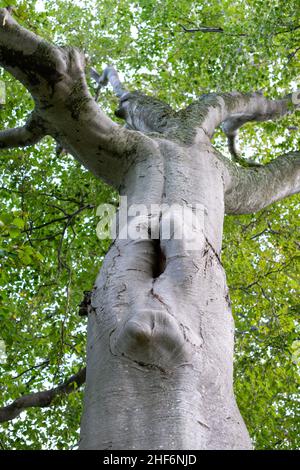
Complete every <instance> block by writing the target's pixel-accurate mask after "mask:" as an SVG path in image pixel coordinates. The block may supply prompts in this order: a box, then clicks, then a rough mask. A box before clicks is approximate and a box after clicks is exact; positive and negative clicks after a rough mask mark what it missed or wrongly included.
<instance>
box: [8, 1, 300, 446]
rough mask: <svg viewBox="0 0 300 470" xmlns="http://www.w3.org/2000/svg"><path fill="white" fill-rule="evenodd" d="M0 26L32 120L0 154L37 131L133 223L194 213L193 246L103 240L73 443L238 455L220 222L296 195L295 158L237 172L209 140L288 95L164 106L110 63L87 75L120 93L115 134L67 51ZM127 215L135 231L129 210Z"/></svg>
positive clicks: (283, 108) (265, 115)
mask: <svg viewBox="0 0 300 470" xmlns="http://www.w3.org/2000/svg"><path fill="white" fill-rule="evenodd" d="M4 16H5V21H3V19H4ZM0 25H1V26H0V63H1V64H2V66H4V67H5V68H6V69H7V70H9V71H10V72H11V73H12V74H13V75H14V76H15V77H16V78H17V79H19V80H20V81H22V83H24V84H25V86H26V87H27V88H28V90H29V91H30V92H31V93H32V96H33V98H34V100H35V104H36V108H35V111H34V113H35V116H37V117H38V122H39V125H37V126H36V129H37V130H36V133H32V135H33V134H34V136H35V137H34V138H32V139H31V137H30V136H29V137H28V134H27V132H28V129H27V130H26V129H25V139H24V137H23V131H21V137H20V131H18V130H17V131H11V132H8V131H4V132H2V133H0V145H1V146H2V148H5V147H7V146H12V145H13V144H14V142H15V145H16V146H18V145H20V144H21V145H22V143H24V141H26V140H27V138H28V142H29V141H32V140H34V139H35V138H36V136H42V135H45V134H50V135H52V136H53V137H54V138H55V139H56V140H57V141H58V142H59V143H60V144H61V145H62V146H63V147H64V148H66V149H67V150H68V151H69V152H70V153H71V154H72V155H73V156H74V157H75V158H76V159H78V160H79V161H80V162H82V163H83V164H84V165H85V166H86V167H87V168H88V169H89V170H91V171H92V172H93V173H94V174H95V176H96V177H99V178H102V179H103V180H105V181H106V182H108V183H109V184H111V185H113V186H114V187H115V188H117V189H118V191H119V193H120V194H121V195H126V196H127V197H128V205H130V204H144V205H146V207H147V214H146V218H147V219H151V218H152V219H153V214H152V209H151V204H167V205H169V206H171V205H174V204H178V205H180V206H189V205H191V206H193V207H195V205H196V204H199V205H202V207H204V226H203V227H201V229H199V230H198V232H197V234H196V237H197V249H196V250H190V249H189V245H188V243H187V242H188V241H187V240H186V239H185V238H184V237H183V238H182V239H180V240H176V239H172V238H170V239H163V238H162V237H160V238H159V239H158V240H154V239H151V238H148V239H142V238H140V239H137V240H132V239H128V240H122V239H120V238H119V237H117V238H116V239H115V240H114V242H113V243H112V246H111V248H110V250H109V252H108V253H107V255H106V258H105V260H104V263H103V266H102V269H101V272H100V274H99V276H98V278H97V280H96V283H95V288H94V292H93V296H92V309H91V311H90V313H89V321H88V340H87V376H86V377H87V379H86V390H85V404H84V413H83V417H82V423H81V441H80V448H81V449H160V448H163V449H250V448H251V441H250V438H249V435H248V432H247V430H246V427H245V425H244V422H243V419H242V417H241V415H240V413H239V410H238V408H237V405H236V401H235V397H234V393H233V377H232V369H233V336H234V325H233V319H232V314H231V308H230V300H229V294H228V288H227V284H226V276H225V273H224V269H223V267H222V262H221V259H220V252H221V247H222V228H223V218H224V214H225V211H226V212H228V213H244V212H252V211H255V210H258V209H260V208H262V207H265V206H266V205H268V204H270V203H272V202H273V201H275V200H278V199H280V198H282V197H286V196H288V195H290V194H293V193H295V192H297V191H299V174H300V169H299V152H295V153H294V154H291V155H290V156H288V157H282V158H281V159H277V160H274V161H273V162H272V163H271V164H269V165H267V166H265V167H261V168H255V169H253V168H240V167H239V166H238V165H236V164H235V163H233V162H229V161H228V160H227V159H226V158H224V157H223V156H222V155H220V154H219V153H218V152H216V150H215V149H214V148H213V146H212V144H211V137H212V135H213V133H214V130H215V128H216V127H217V126H219V125H221V124H222V123H223V125H224V126H225V129H226V126H227V128H230V125H229V124H230V122H235V121H234V120H236V117H237V116H240V115H241V114H243V113H244V114H245V115H247V116H248V117H249V116H250V117H251V119H250V120H255V119H256V120H263V119H273V118H275V117H278V116H279V115H282V114H284V113H286V112H288V111H289V106H288V103H290V98H284V99H283V100H277V101H270V100H267V99H266V98H264V97H262V96H261V95H259V94H256V93H252V94H248V95H243V94H241V93H228V94H222V95H215V94H210V95H206V96H204V97H202V98H201V99H200V100H198V101H197V102H195V103H193V104H192V105H191V106H189V107H188V108H186V109H185V110H182V111H180V112H174V111H173V110H172V109H171V108H170V107H169V106H168V105H167V104H165V103H162V102H160V101H158V100H155V99H153V98H151V97H148V96H145V95H143V94H141V93H137V92H134V93H127V92H125V90H124V89H123V88H122V86H121V84H120V83H119V82H118V77H117V75H116V73H114V71H113V70H112V69H110V70H109V71H107V72H106V73H104V74H103V75H102V78H101V80H102V82H105V81H106V80H110V79H111V80H112V81H113V85H114V88H115V90H116V91H117V94H118V95H119V96H120V108H119V110H118V112H117V113H118V115H119V116H120V117H123V118H124V120H125V121H126V128H123V127H121V126H118V125H116V124H115V123H114V122H113V121H112V120H110V119H109V118H108V117H107V116H105V115H104V113H103V112H102V111H101V110H100V108H99V107H98V105H97V104H96V102H95V100H94V99H93V97H92V96H91V95H90V93H89V91H88V88H87V85H86V81H85V64H84V58H83V56H82V54H81V53H80V52H79V51H77V50H76V49H72V48H64V49H62V48H58V47H55V46H52V45H50V44H48V43H46V42H44V41H42V40H41V39H40V38H38V37H37V36H35V35H34V34H32V33H29V32H28V31H26V30H25V29H23V28H21V27H20V26H19V25H17V23H16V22H15V21H14V20H13V19H12V18H11V16H10V15H9V14H8V12H7V10H5V9H1V10H0ZM20 39H22V41H20ZM101 80H100V81H101ZM25 127H26V126H25ZM41 129H42V130H41ZM30 132H32V129H31V130H30ZM8 136H9V138H8ZM14 138H15V140H14ZM155 220H156V224H157V226H156V227H154V229H156V231H157V232H159V229H160V228H161V227H160V221H159V219H155ZM131 223H132V224H136V225H137V226H139V228H140V230H141V233H144V231H145V230H146V228H145V226H144V224H143V223H141V220H140V219H139V218H136V219H135V218H134V217H133V218H132V220H131ZM174 223H176V220H174ZM162 260H163V262H162Z"/></svg>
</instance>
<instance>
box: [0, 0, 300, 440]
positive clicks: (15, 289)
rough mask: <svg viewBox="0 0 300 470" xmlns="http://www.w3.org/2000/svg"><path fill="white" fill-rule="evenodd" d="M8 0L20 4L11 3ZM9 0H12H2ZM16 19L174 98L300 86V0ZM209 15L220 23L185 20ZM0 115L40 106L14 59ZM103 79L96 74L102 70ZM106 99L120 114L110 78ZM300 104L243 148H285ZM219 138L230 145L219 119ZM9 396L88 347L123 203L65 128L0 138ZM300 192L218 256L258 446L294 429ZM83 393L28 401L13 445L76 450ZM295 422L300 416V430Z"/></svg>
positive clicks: (34, 11)
mask: <svg viewBox="0 0 300 470" xmlns="http://www.w3.org/2000/svg"><path fill="white" fill-rule="evenodd" d="M10 3H12V2H10ZM0 4H1V6H5V5H6V2H3V1H1V2H0ZM15 6H16V9H15V15H16V18H17V19H18V21H19V22H21V23H23V24H24V25H25V26H26V27H28V28H29V29H31V30H33V31H35V32H37V33H39V34H40V35H42V36H43V37H45V38H47V39H49V40H54V41H55V42H56V43H58V44H66V43H67V44H72V45H75V46H78V47H80V48H81V49H84V50H85V52H86V54H87V55H88V57H89V61H90V63H91V64H92V65H93V66H95V67H96V68H98V70H99V71H101V68H102V67H103V65H104V64H108V63H114V64H115V65H116V66H117V67H118V69H119V70H120V71H121V72H122V74H123V76H124V78H125V82H126V83H127V86H128V88H130V89H131V90H132V89H140V90H143V91H145V92H147V93H151V94H153V95H155V96H157V97H159V98H161V99H165V100H166V101H168V102H169V103H170V104H171V105H172V106H173V107H175V108H178V107H181V106H183V105H186V104H188V103H189V102H191V100H192V99H193V98H194V97H195V96H197V95H200V94H202V93H206V92H208V91H218V90H222V91H230V90H241V91H253V90H263V92H264V93H265V94H266V95H267V96H269V97H278V96H281V95H284V94H287V93H289V92H290V91H291V90H293V89H294V90H295V89H296V83H295V78H296V77H297V75H298V74H299V61H297V53H298V57H299V53H300V52H299V48H298V49H297V44H299V35H300V28H299V3H298V2H297V1H296V0H287V1H282V0H275V1H274V0H272V1H271V0H247V1H242V0H235V1H232V0H231V1H229V0H222V1H221V2H220V1H217V0H210V1H209V0H203V1H201V2H200V1H191V0H172V1H171V0H139V1H138V0H136V1H134V0H101V1H100V0H86V1H78V0H76V1H75V0H72V1H60V0H58V1H52V0H49V1H47V2H44V1H41V0H38V1H35V0H27V1H26V2H25V1H16V2H15ZM182 25H183V26H185V27H186V28H195V27H198V26H203V25H204V26H211V27H218V28H222V29H223V31H224V32H223V33H203V32H194V33H188V32H185V31H184V30H183V28H182ZM0 78H1V79H2V80H4V81H5V83H6V92H7V101H6V104H5V106H3V107H2V109H1V110H0V114H1V117H0V119H1V123H2V126H3V127H14V126H16V125H20V124H21V123H22V122H23V120H24V118H25V116H26V115H27V114H28V112H29V110H30V109H31V108H32V106H33V104H32V101H31V98H30V96H29V95H28V93H27V92H26V91H25V90H24V88H23V87H22V86H21V85H20V84H19V83H17V82H16V81H15V80H14V79H13V78H12V77H11V76H9V75H8V74H7V73H5V72H4V71H2V72H1V77H0ZM91 86H92V84H91ZM100 101H101V106H102V108H103V109H104V110H105V111H106V112H107V113H109V114H110V115H111V116H112V115H113V110H114V109H115V107H116V100H115V98H114V97H113V96H112V92H111V91H110V90H107V91H105V92H103V93H102V94H101V96H100ZM299 124H300V123H299V116H288V117H286V118H283V119H281V120H280V121H279V122H276V123H273V122H268V123H264V124H261V125H256V126H253V125H247V126H245V129H244V130H243V131H242V132H241V143H242V150H243V152H244V153H245V154H246V155H247V156H252V157H253V156H254V157H255V158H256V159H257V161H261V162H263V163H265V162H267V161H269V160H271V159H272V158H274V157H275V156H277V155H279V154H280V153H283V152H285V151H289V150H295V149H296V148H297V147H296V145H297V139H296V134H295V131H294V130H293V129H292V128H291V129H289V127H290V126H297V125H299ZM215 145H216V147H218V148H219V149H220V150H221V151H223V152H224V153H226V154H227V150H226V146H225V139H224V137H223V136H222V135H221V132H218V133H217V134H216V136H215ZM0 198H1V206H0V235H1V236H0V264H1V272H0V286H1V294H0V321H1V330H0V337H1V338H0V339H3V340H4V341H5V344H6V353H7V362H6V363H5V364H0V373H1V384H0V389H1V404H6V403H8V402H10V400H13V399H15V398H17V397H19V396H20V395H21V394H24V393H28V392H30V391H37V390H42V389H44V388H47V387H52V386H54V385H56V384H58V383H60V382H61V381H62V380H64V378H67V377H68V376H69V375H71V373H73V372H76V371H77V370H78V369H79V368H80V367H81V366H82V365H83V364H84V360H85V359H84V357H85V335H86V321H85V320H83V319H82V318H81V317H79V316H78V304H79V303H80V301H81V300H82V297H83V291H84V290H89V289H91V287H92V285H93V281H94V279H95V277H96V274H97V271H98V269H99V268H100V266H101V262H102V259H103V256H104V255H105V252H106V251H107V249H108V242H100V241H99V240H98V239H97V237H96V224H97V217H96V207H97V206H98V205H99V204H100V203H102V202H113V203H115V201H116V195H115V194H114V193H112V191H111V190H110V188H108V187H106V186H105V185H104V184H102V183H101V182H99V181H96V180H95V178H94V177H93V176H91V175H90V174H89V173H88V172H87V171H85V170H84V169H83V168H82V167H81V166H80V165H79V164H78V163H77V162H75V161H74V160H73V158H71V157H70V156H69V155H61V156H60V157H57V156H56V154H55V146H54V142H53V141H52V140H51V139H50V138H47V139H44V140H43V141H42V143H41V144H39V145H37V146H36V147H35V148H29V149H26V150H14V151H5V152H2V153H1V160H0ZM297 203H299V197H297V196H294V197H292V198H290V199H288V200H286V201H284V202H281V203H277V204H276V205H273V206H272V207H270V208H269V209H268V210H265V211H263V212H261V213H258V214H255V215H251V216H243V217H228V218H226V221H225V228H224V252H223V260H224V265H225V268H226V271H227V277H228V282H229V285H230V289H231V299H232V303H233V313H234V316H235V320H236V356H235V389H236V394H237V398H238V403H239V406H240V409H241V412H242V415H243V416H244V418H245V420H246V423H247V426H248V429H249V431H250V433H251V436H252V438H253V440H254V443H255V446H256V448H257V449H271V448H272V449H292V448H297V447H299V445H300V441H299V432H298V431H299V422H297V416H298V417H299V416H300V413H299V411H300V410H299V396H297V387H298V386H299V304H298V305H297V301H296V291H297V286H298V284H297V276H298V274H299V273H297V266H299V255H296V250H297V247H298V248H299V241H297V233H296V227H297V210H298V211H299V204H298V205H297ZM81 401H82V393H81V392H77V393H74V394H70V395H69V396H68V397H67V398H65V399H64V400H63V401H61V402H59V403H56V406H55V407H51V408H50V409H32V410H30V411H28V412H26V413H23V414H22V415H21V417H20V418H18V419H15V420H14V421H13V422H12V423H7V424H4V425H3V426H2V432H1V437H0V446H2V447H3V448H8V449H32V448H34V449H46V448H47V449H49V448H59V449H68V448H72V447H73V446H75V445H76V442H77V440H78V428H79V419H80V413H81V406H82V405H81ZM297 426H298V429H297Z"/></svg>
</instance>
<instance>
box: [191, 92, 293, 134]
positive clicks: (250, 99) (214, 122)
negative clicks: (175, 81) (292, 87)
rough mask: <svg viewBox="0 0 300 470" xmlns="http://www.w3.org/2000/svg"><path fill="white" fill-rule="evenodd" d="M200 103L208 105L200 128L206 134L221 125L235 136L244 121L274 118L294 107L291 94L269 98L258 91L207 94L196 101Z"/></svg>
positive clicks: (226, 131)
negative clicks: (278, 97)
mask: <svg viewBox="0 0 300 470" xmlns="http://www.w3.org/2000/svg"><path fill="white" fill-rule="evenodd" d="M201 104H202V106H203V105H206V106H207V114H206V116H205V119H204V120H203V123H202V127H203V129H204V130H205V132H206V133H207V134H208V135H209V136H212V135H213V133H214V131H215V129H216V128H217V127H218V126H219V125H220V124H222V128H223V130H224V132H225V133H226V134H227V136H230V135H235V132H236V131H237V129H238V128H240V127H241V126H242V125H243V124H245V123H246V122H250V121H267V120H269V119H272V120H274V119H277V118H279V117H281V116H283V115H285V114H287V113H289V112H292V111H294V110H295V109H296V105H294V104H293V102H292V95H288V96H286V97H284V98H282V99H278V100H269V99H267V98H265V97H264V96H263V95H262V94H261V93H238V92H233V93H222V94H210V95H207V96H205V97H204V98H203V99H202V100H200V101H199V105H201Z"/></svg>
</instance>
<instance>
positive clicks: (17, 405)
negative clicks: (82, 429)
mask: <svg viewBox="0 0 300 470" xmlns="http://www.w3.org/2000/svg"><path fill="white" fill-rule="evenodd" d="M85 376H86V369H85V368H84V369H81V370H80V371H79V372H77V374H74V375H72V377H70V378H69V379H68V380H66V381H65V382H64V383H62V384H61V385H59V386H58V387H55V388H52V389H50V390H44V391H43V392H37V393H30V394H29V395H24V396H22V397H20V398H18V399H17V400H15V401H14V402H12V403H11V404H10V405H8V406H4V407H2V408H0V423H4V422H5V421H11V420H12V419H14V418H16V417H17V416H19V414H20V413H22V411H24V410H26V409H27V408H33V407H39V408H43V407H46V406H50V405H51V404H52V403H53V401H54V399H55V398H57V397H59V396H63V395H68V394H69V393H71V392H74V391H76V390H77V389H78V388H79V387H80V386H81V385H82V384H84V382H85Z"/></svg>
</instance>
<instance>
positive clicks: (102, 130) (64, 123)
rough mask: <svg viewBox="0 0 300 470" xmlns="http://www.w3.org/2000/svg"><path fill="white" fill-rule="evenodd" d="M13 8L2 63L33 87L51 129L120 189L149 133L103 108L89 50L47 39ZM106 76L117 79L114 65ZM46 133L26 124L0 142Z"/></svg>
mask: <svg viewBox="0 0 300 470" xmlns="http://www.w3.org/2000/svg"><path fill="white" fill-rule="evenodd" d="M10 13H11V11H9V10H8V9H5V8H2V9H0V65H2V66H3V67H4V68H5V69H6V70H8V71H9V72H10V73H12V74H13V75H14V76H15V77H16V78H17V79H18V80H20V81H21V82H22V83H23V84H24V85H25V87H26V88H27V89H28V90H29V91H30V93H31V94H32V96H33V99H34V101H35V105H36V108H35V113H36V115H38V116H40V117H41V119H42V120H43V121H44V122H46V123H47V129H48V133H49V134H50V135H51V136H52V137H53V138H54V139H55V140H56V141H57V142H59V144H60V145H61V146H62V147H63V148H65V149H67V151H68V152H69V153H70V154H72V155H73V156H74V157H75V158H76V159H77V160H79V161H80V162H81V163H82V164H83V165H84V166H85V167H86V168H88V169H89V170H90V171H92V172H93V173H94V174H95V175H96V176H97V177H99V178H102V179H103V180H104V181H105V182H107V183H109V184H111V185H113V186H114V187H116V188H118V187H119V185H120V184H121V182H122V178H123V175H124V174H125V173H126V170H127V168H128V166H129V165H130V161H131V160H130V159H131V158H132V157H133V156H134V154H135V149H136V146H137V145H138V144H139V143H141V141H144V140H145V139H144V137H143V136H142V135H141V134H137V133H133V132H131V133H129V132H128V131H127V130H126V129H124V128H123V127H121V126H119V125H117V124H116V123H114V122H113V121H112V120H111V119H110V118H109V117H108V116H106V115H105V114H104V113H103V112H102V111H101V109H100V108H99V106H98V105H97V103H96V102H95V100H94V98H93V97H92V96H91V94H90V92H89V89H88V86H87V83H86V77H85V58H84V54H82V53H81V52H80V51H79V50H77V49H76V48H71V47H64V48H62V47H56V46H54V45H52V44H49V43H47V42H46V41H44V40H43V39H42V38H40V37H39V36H37V35H35V34H33V33H31V32H30V31H27V30H26V29H25V28H23V27H22V26H20V25H18V23H17V22H16V21H15V20H14V19H13V18H12V16H11V14H10ZM106 75H107V76H106V77H104V79H108V78H109V79H110V80H111V81H113V82H114V83H115V82H116V77H115V76H114V73H113V71H112V70H110V71H109V73H108V74H106ZM115 84H116V83H115ZM116 86H117V84H116ZM117 88H118V86H117ZM119 92H120V90H119V88H118V93H119ZM28 130H29V131H30V132H29V133H28ZM42 135H43V134H42V133H39V132H38V134H36V132H35V130H34V129H33V128H32V127H31V128H30V129H28V126H27V127H26V126H25V128H21V129H16V130H11V131H5V132H4V133H3V134H2V135H0V141H1V138H2V142H3V148H6V147H12V146H17V145H21V146H24V145H28V144H30V143H34V142H35V141H36V140H38V139H39V138H40V136H42Z"/></svg>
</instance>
